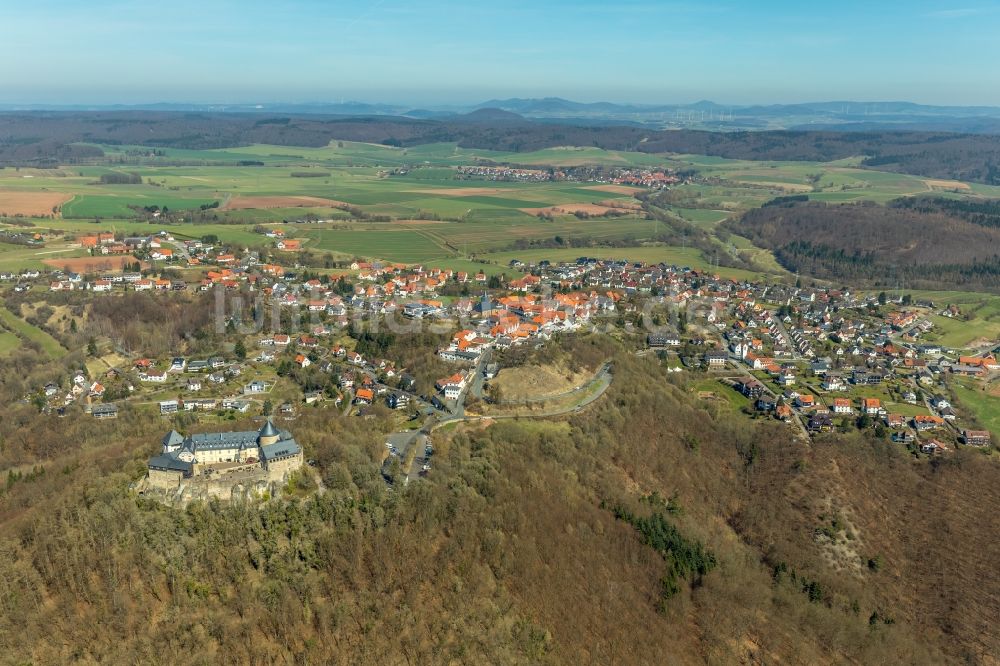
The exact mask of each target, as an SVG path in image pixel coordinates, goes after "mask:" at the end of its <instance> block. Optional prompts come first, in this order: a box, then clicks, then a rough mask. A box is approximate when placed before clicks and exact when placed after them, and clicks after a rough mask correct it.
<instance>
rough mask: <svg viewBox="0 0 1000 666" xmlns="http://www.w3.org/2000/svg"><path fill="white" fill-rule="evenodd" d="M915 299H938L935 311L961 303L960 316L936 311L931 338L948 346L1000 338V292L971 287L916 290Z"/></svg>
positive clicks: (933, 315)
mask: <svg viewBox="0 0 1000 666" xmlns="http://www.w3.org/2000/svg"><path fill="white" fill-rule="evenodd" d="M911 296H912V297H913V298H914V299H919V300H929V301H933V302H934V310H935V312H939V311H941V310H943V309H944V308H945V307H947V306H948V305H957V306H958V308H959V309H960V311H961V313H962V314H961V316H960V317H954V318H952V317H942V316H940V315H937V314H932V315H931V316H930V317H929V319H930V320H931V321H932V322H933V323H934V329H933V330H932V331H931V332H930V333H929V334H928V335H927V336H926V339H927V341H929V342H936V343H938V344H941V345H944V346H946V347H955V348H963V347H968V346H970V345H980V344H982V343H983V341H987V342H989V341H997V340H1000V296H997V295H996V294H984V293H978V292H968V291H914V292H911Z"/></svg>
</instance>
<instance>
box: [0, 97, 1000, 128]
mask: <svg viewBox="0 0 1000 666" xmlns="http://www.w3.org/2000/svg"><path fill="white" fill-rule="evenodd" d="M481 109H500V110H502V111H509V112H511V113H516V114H518V115H520V116H524V117H526V118H533V119H536V120H552V119H559V120H561V121H564V122H567V123H569V124H577V125H579V124H585V123H594V122H595V121H596V122H599V123H607V124H621V123H632V124H637V125H644V126H648V127H651V128H656V129H665V128H672V129H677V128H690V129H705V130H711V131H728V130H733V129H743V130H768V129H775V130H777V129H793V128H794V129H801V128H815V129H844V130H848V131H868V130H871V129H898V130H920V131H930V130H941V131H951V132H963V133H975V134H997V133H1000V107H995V106H954V105H952V106H935V105H927V104H916V103H914V102H906V101H883V102H858V101H852V100H840V101H837V100H834V101H823V102H803V103H792V104H721V103H718V102H714V101H711V100H699V101H697V102H693V103H675V104H632V103H625V104H622V103H616V102H607V101H597V102H577V101H573V100H568V99H564V98H562V97H541V98H535V97H528V98H524V97H512V98H507V99H490V100H487V101H485V102H482V103H479V104H444V105H435V106H422V107H416V108H415V107H413V106H407V105H404V104H379V103H369V102H362V101H341V102H304V103H282V102H277V103H276V102H262V103H252V102H248V103H238V104H232V103H226V104H198V103H154V104H139V105H103V106H102V105H87V104H75V105H65V106H56V107H53V106H51V105H31V104H29V105H0V110H7V111H53V110H54V111H102V112H106V111H115V112H118V111H157V112H189V113H190V112H202V113H237V114H239V113H289V114H296V115H322V116H406V117H411V118H421V119H428V118H434V119H446V118H449V117H454V116H461V115H464V114H468V113H470V112H473V111H478V110H481Z"/></svg>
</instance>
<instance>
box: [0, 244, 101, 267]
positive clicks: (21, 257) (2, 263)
mask: <svg viewBox="0 0 1000 666" xmlns="http://www.w3.org/2000/svg"><path fill="white" fill-rule="evenodd" d="M83 254H86V252H85V251H84V250H79V249H61V248H38V247H26V246H24V245H11V244H9V243H0V270H4V271H23V270H27V269H38V270H44V269H47V268H49V267H48V266H46V265H45V264H43V263H42V260H43V259H55V258H59V257H66V258H69V257H79V256H82V255H83Z"/></svg>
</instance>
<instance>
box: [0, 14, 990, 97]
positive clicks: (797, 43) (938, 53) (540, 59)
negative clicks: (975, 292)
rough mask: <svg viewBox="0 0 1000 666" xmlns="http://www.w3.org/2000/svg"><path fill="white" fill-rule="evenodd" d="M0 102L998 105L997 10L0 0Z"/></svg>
mask: <svg viewBox="0 0 1000 666" xmlns="http://www.w3.org/2000/svg"><path fill="white" fill-rule="evenodd" d="M0 38H2V41H0V44H2V48H3V52H4V55H3V57H2V64H0V103H52V104H62V103H115V102H118V103H149V102H158V101H187V102H274V101H284V102H303V101H339V100H341V99H348V100H351V99H355V100H364V101H372V102H399V103H405V104H414V105H417V104H419V105H426V106H430V105H433V104H447V103H452V102H478V101H483V100H485V99H488V98H491V97H510V96H521V97H541V96H562V97H567V98H571V99H577V100H581V101H596V100H608V101H619V102H653V103H656V102H664V103H669V102H690V101H695V100H698V99H712V100H715V101H718V102H721V103H730V104H742V103H772V102H796V101H820V100H832V99H858V100H910V101H917V102H924V103H937V104H997V105H1000V73H998V72H1000V68H998V67H997V63H998V62H1000V2H969V3H967V4H958V5H952V4H948V3H943V2H923V1H919V0H918V1H913V2H896V1H893V0H885V1H878V0H868V1H865V2H862V1H857V0H841V1H838V2H818V3H817V2H808V1H803V0H800V1H797V2H791V1H786V0H774V1H767V0H758V1H756V2H749V1H748V2H735V1H722V0H708V1H706V2H696V1H693V0H692V1H678V2H671V1H669V0H668V1H666V2H655V1H653V0H621V1H618V2H595V1H593V0H576V1H575V2H563V1H561V0H553V1H548V2H546V1H544V0H534V1H528V0H508V1H497V2H469V1H467V2H445V1H443V0H416V1H413V2H403V1H401V0H382V1H380V0H372V1H371V2H365V3H360V2H343V1H340V0H329V1H323V0H271V1H269V2H260V1H257V0H242V1H239V2H237V1H236V0H220V1H216V0H201V1H194V0H162V1H161V2H140V1H138V0H131V1H130V0H90V1H89V2H84V1H80V0H75V1H68V0H31V1H30V2H29V1H28V0H24V1H15V0H0Z"/></svg>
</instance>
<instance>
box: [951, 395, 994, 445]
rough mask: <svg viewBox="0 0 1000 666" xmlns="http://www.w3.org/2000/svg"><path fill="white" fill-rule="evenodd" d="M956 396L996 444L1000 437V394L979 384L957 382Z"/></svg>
mask: <svg viewBox="0 0 1000 666" xmlns="http://www.w3.org/2000/svg"><path fill="white" fill-rule="evenodd" d="M954 389H955V395H956V396H957V397H958V401H959V404H960V405H961V406H962V407H964V408H965V409H967V410H968V411H970V412H971V413H972V414H973V415H974V416H975V417H976V420H977V421H979V423H980V424H981V425H982V426H983V427H984V428H986V429H987V430H989V431H990V432H991V433H992V434H993V438H994V442H995V441H997V439H996V438H998V437H1000V394H998V392H997V391H996V389H995V388H994V390H992V391H991V390H990V388H989V387H988V386H986V385H983V384H981V383H978V382H968V381H965V382H955V385H954Z"/></svg>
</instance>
